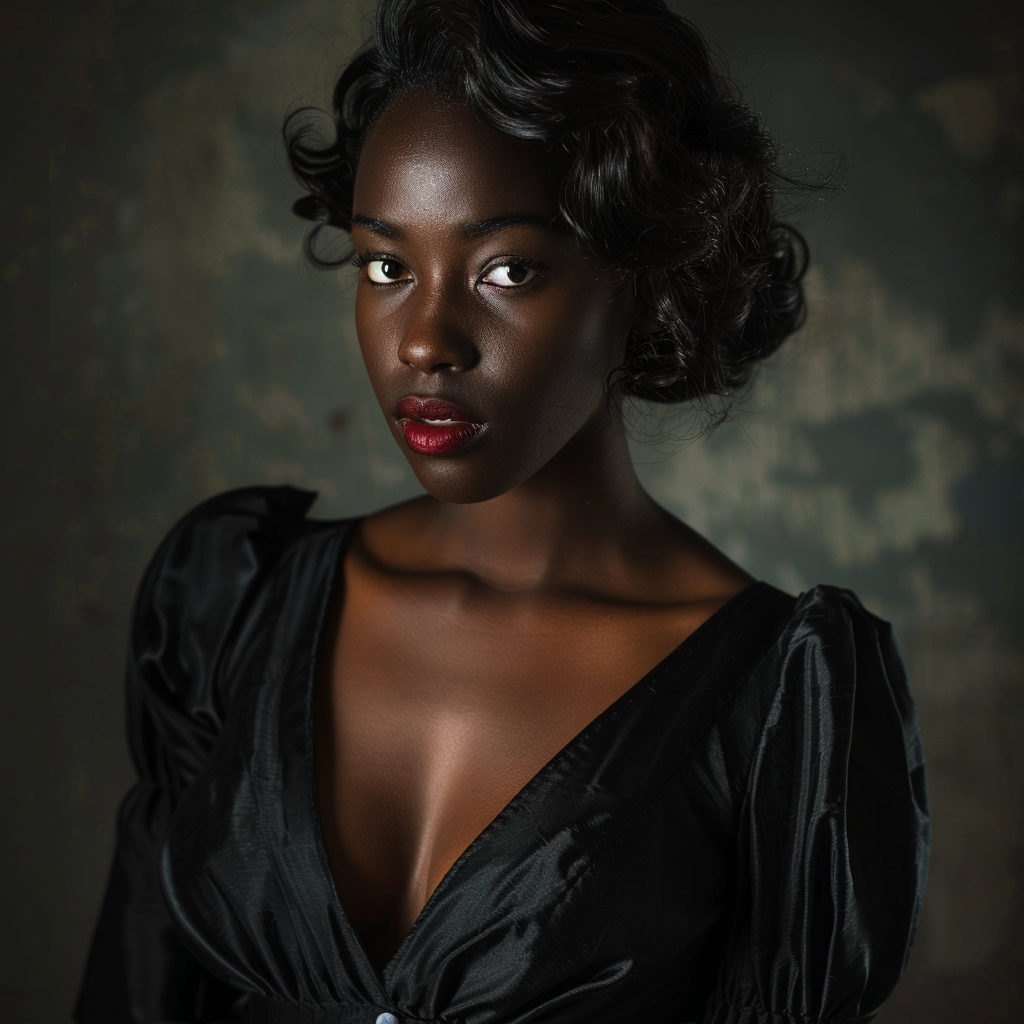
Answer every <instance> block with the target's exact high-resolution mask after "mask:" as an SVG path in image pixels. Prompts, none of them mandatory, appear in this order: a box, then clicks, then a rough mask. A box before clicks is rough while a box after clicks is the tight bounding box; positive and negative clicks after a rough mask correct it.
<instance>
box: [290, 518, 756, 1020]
mask: <svg viewBox="0 0 1024 1024" xmlns="http://www.w3.org/2000/svg"><path fill="white" fill-rule="evenodd" d="M365 518H366V516H358V517H356V518H353V519H346V520H342V521H341V522H340V523H339V524H338V528H337V535H336V537H335V540H334V544H333V545H332V552H331V557H330V558H328V559H325V561H326V562H327V564H328V566H329V568H328V569H327V571H326V572H325V573H324V578H323V580H322V583H321V586H322V590H321V593H320V595H319V611H318V616H317V625H316V629H315V630H314V632H313V649H312V651H311V652H310V670H309V674H308V678H307V680H306V687H307V689H306V721H305V728H306V743H305V748H304V753H305V759H306V768H307V773H306V774H307V777H308V779H309V801H310V803H309V810H310V816H311V830H312V833H313V835H314V837H315V843H316V846H317V860H318V864H319V867H320V870H321V872H322V873H323V883H324V886H325V888H326V889H327V891H328V892H329V893H331V894H332V895H333V898H334V909H335V911H336V913H337V915H338V918H339V919H340V920H341V921H342V922H343V923H344V927H345V929H346V930H347V932H348V935H349V938H350V940H351V943H352V946H353V948H354V949H355V950H356V951H357V955H358V956H359V957H360V958H361V959H362V961H363V964H364V966H365V968H366V970H367V971H368V972H369V973H370V975H371V976H372V977H373V978H374V980H375V981H376V983H377V986H378V988H379V989H380V993H381V995H383V996H385V997H387V999H388V1000H389V1001H390V999H391V996H390V992H389V986H388V982H389V979H390V977H391V975H392V974H393V973H394V971H395V970H396V969H397V965H399V964H400V963H401V960H402V958H403V956H404V954H405V952H406V950H407V949H408V948H409V945H410V943H411V942H412V939H413V936H414V935H415V934H416V933H417V932H418V931H419V930H420V929H421V927H422V924H423V922H424V921H425V920H426V919H427V918H428V917H429V915H430V913H431V911H432V909H433V907H434V906H435V905H436V904H437V902H438V900H439V899H440V898H441V897H442V896H443V895H444V893H445V892H446V891H447V890H448V889H450V888H451V885H452V878H453V877H454V876H455V875H457V874H458V872H459V870H460V868H461V867H462V865H464V864H465V863H466V861H467V860H469V859H470V857H471V856H473V855H474V854H475V853H476V852H477V850H478V849H479V848H480V846H481V845H482V844H483V843H484V842H486V839H487V837H488V835H489V834H490V833H492V832H493V831H494V830H495V829H497V828H498V827H499V826H500V825H501V824H502V822H503V821H504V820H505V819H506V818H507V817H509V816H510V815H511V814H513V813H515V811H516V810H517V809H518V807H519V805H520V804H522V803H523V802H524V801H525V800H527V799H528V798H529V796H530V794H531V792H532V791H533V790H534V789H535V788H536V787H537V786H538V785H539V780H541V779H542V778H543V777H544V776H545V775H546V774H547V773H548V772H549V771H551V770H552V769H553V767H554V766H557V765H558V764H559V763H560V762H561V761H563V760H565V758H566V757H568V756H569V755H570V753H571V752H572V751H573V750H574V749H575V748H576V747H577V746H579V744H580V743H582V742H584V740H585V739H586V738H587V737H588V736H589V735H590V734H592V733H593V732H594V731H595V730H596V729H598V728H600V727H601V726H602V725H603V723H604V722H605V720H606V719H608V718H609V717H612V716H614V715H615V714H616V713H617V712H618V711H619V710H621V708H622V707H623V706H624V705H625V704H627V703H629V702H630V701H631V700H633V699H634V698H635V696H636V694H637V693H638V692H640V691H641V690H642V689H643V688H644V686H645V685H646V684H647V683H648V682H649V681H650V679H651V678H652V677H653V676H655V675H659V674H661V673H662V672H663V671H664V670H665V669H666V668H667V667H668V666H669V665H671V663H672V662H674V661H676V660H677V659H678V658H680V657H681V656H682V654H683V653H684V652H688V651H689V649H690V648H691V647H692V646H694V643H696V642H699V639H703V637H704V636H705V635H706V634H707V633H709V632H710V631H711V630H712V629H713V628H714V626H715V625H717V623H718V622H719V621H720V620H721V619H722V617H723V616H724V614H725V613H726V612H727V611H728V610H730V609H731V608H732V606H733V605H734V604H735V603H737V602H738V601H739V600H740V599H741V598H743V599H745V598H746V597H748V596H749V595H750V592H751V591H752V590H754V589H756V588H759V587H762V586H764V585H765V584H764V583H763V582H762V581H755V582H754V583H752V584H750V585H749V586H746V587H744V588H743V590H741V591H738V592H737V593H736V594H734V595H733V596H732V597H731V598H729V600H728V601H726V602H725V603H724V604H723V605H721V607H719V608H718V609H717V610H716V611H714V612H712V614H711V615H709V616H708V617H707V618H706V619H705V620H704V621H703V622H702V623H701V624H700V625H699V626H697V628H696V629H694V630H692V631H691V632H690V633H688V634H687V635H686V637H684V638H683V640H681V641H680V643H679V644H677V645H676V646H675V647H674V648H673V649H672V650H671V651H669V653H668V654H667V655H665V657H664V658H662V659H661V661H659V662H658V663H657V664H656V665H655V666H653V667H652V668H651V669H650V670H649V671H647V672H645V673H644V675H643V676H641V678H640V679H638V680H637V681H636V682H635V683H633V684H632V685H631V686H630V687H628V688H627V689H626V690H624V691H623V692H622V693H621V694H620V695H619V696H618V697H616V698H615V700H613V701H612V702H611V703H610V704H609V705H607V706H606V707H605V708H604V709H603V710H602V711H600V712H598V714H597V715H595V716H594V717H593V718H592V719H591V720H590V721H589V722H587V724H586V725H584V726H583V727H582V728H581V729H580V730H579V731H578V732H577V733H576V734H575V735H574V736H572V737H571V738H570V739H569V740H567V741H566V742H565V743H564V744H563V745H562V746H561V747H560V748H559V749H558V750H557V751H556V752H555V753H554V754H553V755H552V756H551V757H550V758H549V759H548V760H547V761H546V762H545V763H544V764H543V765H541V767H540V768H538V769H537V771H536V772H535V773H534V774H533V775H532V776H530V778H529V779H528V780H527V781H526V782H525V783H524V784H523V785H522V786H521V787H520V788H519V790H517V791H516V793H515V794H514V795H513V796H512V797H511V799H510V800H509V801H508V802H507V803H506V804H505V805H504V806H503V807H502V808H501V809H500V810H499V811H498V812H497V814H495V816H494V817H493V818H492V819H491V820H490V821H489V822H488V823H487V824H486V825H485V826H484V827H483V829H481V831H480V832H478V833H477V835H476V836H475V837H474V838H473V840H472V841H471V842H470V843H469V845H468V846H467V847H466V848H465V849H464V850H463V851H462V852H461V853H460V854H459V856H458V857H457V858H456V859H455V860H454V861H453V862H452V864H451V866H450V867H449V868H448V870H447V871H446V872H445V873H444V874H443V875H442V876H441V880H440V881H439V882H438V883H437V885H435V886H434V888H433V889H432V890H431V892H430V894H429V895H428V896H427V899H426V901H425V902H424V904H423V906H422V907H421V908H420V912H419V913H418V914H417V915H416V917H415V919H414V920H413V922H412V924H411V925H410V927H409V930H408V931H407V932H406V933H405V935H404V936H403V937H402V940H401V942H400V943H399V944H398V948H397V949H396V950H395V951H394V953H392V955H391V957H390V958H389V959H388V961H387V963H385V964H384V966H383V967H382V968H380V969H378V968H377V967H375V966H374V964H373V962H372V961H371V960H370V957H369V954H368V953H367V952H366V949H365V947H364V946H363V943H362V940H361V939H360V938H359V936H358V935H357V934H356V930H355V927H354V926H353V925H352V922H351V921H350V920H349V916H348V913H347V912H346V911H345V907H344V906H343V905H342V902H341V898H340V897H339V896H338V888H337V885H336V884H335V881H334V873H333V872H332V871H331V865H330V860H329V859H328V857H327V844H326V841H325V839H324V831H323V824H322V821H321V818H320V801H319V796H318V793H317V784H316V767H315V761H314V758H315V750H314V745H313V744H314V714H315V692H316V684H317V678H318V672H319V669H320V664H321V661H320V656H321V654H322V649H323V637H324V629H325V627H326V623H327V612H328V610H329V609H330V608H331V606H332V603H333V602H332V600H331V599H332V597H333V596H334V595H335V593H336V591H337V589H338V587H339V586H343V585H344V562H345V556H346V554H347V552H348V548H349V545H350V544H351V542H352V538H353V537H354V536H355V532H356V530H357V529H358V528H359V524H360V523H361V522H362V521H363V520H364V519H365ZM339 596H341V597H342V599H343V595H339Z"/></svg>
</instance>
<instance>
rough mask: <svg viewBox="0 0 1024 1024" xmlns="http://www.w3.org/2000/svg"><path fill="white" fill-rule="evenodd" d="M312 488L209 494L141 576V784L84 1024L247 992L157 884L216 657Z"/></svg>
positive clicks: (90, 972) (189, 774) (137, 1023)
mask: <svg viewBox="0 0 1024 1024" xmlns="http://www.w3.org/2000/svg"><path fill="white" fill-rule="evenodd" d="M314 498H315V495H313V494H310V493H308V492H304V491H298V490H295V489H294V488H290V487H275V488H246V489H243V490H238V491H231V492H229V493H227V494H223V495H219V496H218V497H216V498H212V499H210V500H209V501H207V502H205V503H204V504H202V505H200V506H199V507H198V508H197V509H194V510H193V511H192V512H190V513H189V514H188V515H186V516H185V517H184V518H183V519H182V520H181V521H180V522H179V523H178V524H177V525H176V526H175V527H174V528H173V529H172V530H171V532H170V533H169V534H168V535H167V537H166V538H165V539H164V541H163V543H162V544H161V545H160V547H159V548H158V550H157V552H156V554H155V555H154V557H153V559H152V561H151V562H150V564H149V566H148V568H147V569H146V572H145V574H144V575H143V578H142V582H141V584H140V586H139V589H138V592H137V594H136V598H135V605H134V610H133V614H132V623H131V631H130V638H129V646H128V659H127V695H126V704H127V727H128V746H129V751H130V754H131V759H132V763H133V765H134V767H135V771H136V774H137V782H136V783H135V785H134V786H132V788H131V789H130V790H129V792H128V794H127V795H126V796H125V798H124V800H123V801H122V803H121V807H120V810H119V812H118V819H117V843H116V849H115V854H114V863H113V867H112V869H111V873H110V877H109V879H108V882H107V888H106V893H105V896H104V899H103V904H102V908H101V911H100V917H99V922H98V924H97V927H96V931H95V933H94V936H93V941H92V946H91V948H90V951H89V956H88V961H87V964H86V970H85V976H84V979H83V982H82V987H81V990H80V993H79V998H78V1002H77V1004H76V1006H75V1012H74V1018H75V1020H76V1021H78V1022H80V1024H155V1022H158V1021H159V1022H211V1021H227V1020H233V1019H235V1017H234V1011H233V1009H232V1006H233V1004H234V1003H235V1001H236V999H237V997H238V995H239V993H237V992H236V991H233V990H232V989H231V988H230V987H229V986H227V985H226V984H224V983H223V982H221V981H219V980H218V979H217V978H216V977H214V976H213V975H212V974H211V973H209V972H208V971H207V970H206V969H205V968H203V967H202V966H201V965H200V964H199V963H198V962H197V961H196V960H195V958H194V957H193V956H192V955H191V953H190V952H189V951H188V950H187V949H186V947H185V946H184V945H183V944H182V941H181V939H180V938H179V936H178V934H177V932H176V931H175V928H174V925H173V923H172V921H171V918H170V916H169V914H168V911H167V908H166V907H165V905H164V900H163V896H162V894H161V890H160V883H159V861H160V849H161V845H162V842H163V836H164V832H165V830H166V828H167V824H168V821H169V820H170V818H171V816H172V815H173V813H174V810H175V807H176V806H177V804H178V801H179V800H180V798H181V795H182V793H183V792H184V790H185V789H186V788H187V787H188V785H189V783H190V782H191V781H192V779H194V778H195V776H196V774H197V773H198V772H199V771H200V770H201V768H202V767H203V765H204V763H205V762H206V760H207V758H208V756H209V754H210V751H211V750H212V749H213V747H214V745H215V744H216V742H217V738H218V735H219V733H220V728H221V722H222V718H223V713H224V706H223V705H224V699H225V694H224V687H223V683H222V681H221V680H220V678H219V675H218V672H219V666H220V665H221V663H222V661H223V659H224V658H225V656H226V653H227V649H228V646H229V645H230V643H231V640H232V637H233V636H234V635H235V634H236V633H237V631H238V629H239V628H240V625H241V622H242V620H243V618H244V616H245V613H246V608H247V606H248V605H249V603H250V601H251V600H252V596H253V594H254V592H255V590H256V589H257V588H258V587H259V584H260V580H261V578H263V577H264V576H265V575H266V573H267V572H268V571H269V568H270V567H271V566H272V564H273V562H274V560H275V556H276V554H277V553H278V552H279V551H280V550H281V548H282V546H283V545H284V544H285V543H286V541H287V537H288V535H289V533H294V531H295V527H296V524H298V523H299V522H301V520H302V518H303V516H304V513H305V511H306V509H307V508H308V507H309V505H310V504H311V503H312V501H313V499H314Z"/></svg>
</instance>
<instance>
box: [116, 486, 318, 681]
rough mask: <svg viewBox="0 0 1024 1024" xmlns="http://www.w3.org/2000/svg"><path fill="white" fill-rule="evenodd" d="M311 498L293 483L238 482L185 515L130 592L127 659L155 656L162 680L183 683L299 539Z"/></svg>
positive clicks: (217, 645)
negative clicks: (165, 676)
mask: <svg viewBox="0 0 1024 1024" xmlns="http://www.w3.org/2000/svg"><path fill="white" fill-rule="evenodd" d="M315 498H316V494H315V492H311V491H301V490H298V489H296V488H294V487H244V488H239V489H237V490H233V491H228V492H226V493H224V494H218V495H216V496H214V497H212V498H209V499H207V500H206V501H204V502H202V503H201V504H200V505H198V506H196V507H195V508H193V509H192V510H191V511H189V512H187V513H186V514H185V515H183V516H182V517H181V518H180V519H179V520H178V521H177V522H176V523H175V524H174V525H173V526H172V527H171V529H170V530H169V531H168V533H167V534H166V536H165V537H164V538H163V540H162V541H161V542H160V544H159V546H158V547H157V549H156V552H155V553H154V555H153V557H152V558H151V559H150V562H149V564H148V566H147V567H146V570H145V572H144V573H143V576H142V580H141V582H140V584H139V587H138V590H137V592H136V595H135V604H134V611H133V616H132V626H131V640H130V651H131V654H132V660H133V662H134V663H135V664H137V665H138V664H140V663H145V664H152V663H153V662H156V661H159V663H160V664H161V666H162V667H163V669H164V670H166V672H167V673H169V675H168V678H171V677H176V678H181V679H182V680H183V681H184V680H186V679H194V678H196V677H198V676H199V675H202V674H203V673H202V672H200V668H201V667H202V668H204V669H205V668H206V667H208V666H207V664H206V663H207V662H208V660H209V659H210V658H212V657H214V655H215V653H216V651H217V650H218V649H220V648H221V646H222V644H223V640H224V639H225V638H226V636H227V635H228V634H229V633H230V632H231V630H232V629H233V627H234V625H235V624H236V622H237V619H238V617H239V615H240V613H241V612H242V611H243V610H244V608H245V607H246V606H247V605H248V603H249V600H250V598H251V596H252V595H253V593H254V592H255V591H256V590H257V589H258V588H259V585H260V583H261V581H262V580H263V579H265V578H266V577H267V575H268V573H269V572H270V571H271V570H272V569H273V567H274V565H275V564H276V563H277V562H278V561H279V560H280V558H281V556H282V554H283V552H284V551H285V550H286V549H287V548H288V546H289V545H290V544H292V543H294V541H295V540H296V539H297V538H299V537H301V536H302V534H303V532H304V531H305V529H306V527H307V523H308V521H307V520H306V519H305V514H306V511H307V510H308V509H309V507H310V506H311V505H312V503H313V501H314V500H315ZM200 662H202V663H203V664H202V666H200V664H199V663H200Z"/></svg>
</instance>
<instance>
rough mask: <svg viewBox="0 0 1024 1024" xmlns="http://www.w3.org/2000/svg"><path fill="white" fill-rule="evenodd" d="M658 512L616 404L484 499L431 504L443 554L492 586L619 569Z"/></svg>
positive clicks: (540, 583) (573, 583)
mask: <svg viewBox="0 0 1024 1024" xmlns="http://www.w3.org/2000/svg"><path fill="white" fill-rule="evenodd" d="M663 516H664V512H663V511H662V510H661V509H660V508H659V507H658V506H657V505H656V504H655V502H654V501H653V500H652V499H651V498H650V497H649V496H648V495H647V493H646V492H645V491H644V490H643V488H642V487H641V485H640V481H639V480H638V479H637V476H636V471H635V470H634V468H633V462H632V459H631V458H630V454H629V447H628V445H627V443H626V433H625V428H624V426H623V422H622V416H621V413H620V411H619V410H618V408H617V407H616V408H615V409H613V410H609V411H607V412H605V411H603V410H602V412H601V413H600V414H599V415H597V416H595V418H594V419H593V420H592V421H591V422H590V423H589V424H588V425H587V426H586V427H585V428H584V429H583V430H581V431H580V433H579V434H577V435H576V437H574V438H573V440H572V441H571V442H570V443H569V444H568V445H566V447H565V448H564V449H562V451H561V452H559V453H558V455H556V456H555V457H554V458H553V459H552V460H551V461H550V462H549V463H548V464H547V465H546V466H544V468H543V469H542V470H541V471H539V472H538V473H536V474H535V475H534V476H533V477H531V478H530V479H529V480H527V481H526V482H525V483H523V484H520V485H519V486H518V487H515V488H513V489H512V490H511V491H508V492H506V493H505V494H502V495H500V496H499V497H497V498H492V499H491V500H489V501H482V502H476V503H473V504H466V505H455V504H446V503H441V502H437V503H436V504H435V505H434V506H432V523H431V529H430V533H431V535H432V536H431V542H432V544H434V545H435V550H436V551H437V553H438V555H439V556H440V557H441V558H442V560H443V561H444V563H446V564H448V565H451V566H456V567H458V568H459V569H462V570H464V571H468V572H470V573H472V574H473V575H475V576H477V577H478V578H480V579H481V580H483V581H484V582H486V583H488V584H490V585H492V586H494V587H496V588H498V589H509V590H522V589H529V588H534V587H563V586H564V587H569V588H575V587H581V586H582V587H588V586H590V585H592V584H597V583H599V581H600V578H601V577H602V576H603V575H605V574H606V573H608V572H609V571H615V570H618V571H620V572H621V570H622V567H623V563H624V562H625V561H628V558H629V553H630V551H631V550H633V549H635V548H636V546H637V544H638V538H639V537H640V536H642V532H641V531H647V532H649V531H650V530H651V529H652V528H654V527H656V526H657V525H658V524H659V523H661V522H663V520H662V517H663Z"/></svg>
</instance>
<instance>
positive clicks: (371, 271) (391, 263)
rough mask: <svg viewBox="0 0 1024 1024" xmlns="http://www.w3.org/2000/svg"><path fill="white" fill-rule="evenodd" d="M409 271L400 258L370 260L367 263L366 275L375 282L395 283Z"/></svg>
mask: <svg viewBox="0 0 1024 1024" xmlns="http://www.w3.org/2000/svg"><path fill="white" fill-rule="evenodd" d="M408 273H409V271H408V270H406V269H405V267H403V266H402V264H401V263H399V262H398V260H370V261H369V262H368V263H367V264H366V276H367V277H368V278H369V279H370V280H371V281H372V282H373V283H374V284H394V283H395V281H400V280H402V278H403V277H405V276H407V275H408Z"/></svg>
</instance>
